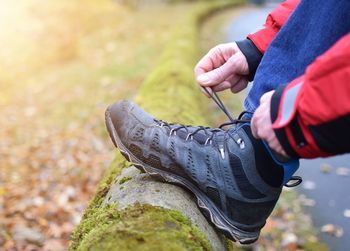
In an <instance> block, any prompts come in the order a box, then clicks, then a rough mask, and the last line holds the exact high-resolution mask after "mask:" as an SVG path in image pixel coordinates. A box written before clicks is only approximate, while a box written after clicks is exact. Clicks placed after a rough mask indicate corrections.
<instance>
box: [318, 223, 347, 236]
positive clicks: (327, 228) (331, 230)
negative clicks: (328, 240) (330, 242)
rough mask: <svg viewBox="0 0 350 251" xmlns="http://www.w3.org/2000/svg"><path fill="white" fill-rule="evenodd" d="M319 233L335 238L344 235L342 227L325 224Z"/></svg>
mask: <svg viewBox="0 0 350 251" xmlns="http://www.w3.org/2000/svg"><path fill="white" fill-rule="evenodd" d="M321 232H322V233H326V234H329V235H332V236H335V237H337V238H340V237H342V236H343V234H344V230H343V228H342V227H340V226H335V225H333V224H326V225H324V226H322V228H321Z"/></svg>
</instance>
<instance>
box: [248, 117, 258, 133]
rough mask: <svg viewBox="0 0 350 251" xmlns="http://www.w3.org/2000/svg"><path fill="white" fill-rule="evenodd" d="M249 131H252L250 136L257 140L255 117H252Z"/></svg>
mask: <svg viewBox="0 0 350 251" xmlns="http://www.w3.org/2000/svg"><path fill="white" fill-rule="evenodd" d="M250 128H251V131H252V134H253V136H254V138H256V139H259V137H258V127H257V124H256V117H255V116H254V115H253V118H252V120H251V126H250Z"/></svg>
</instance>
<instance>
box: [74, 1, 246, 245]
mask: <svg viewBox="0 0 350 251" xmlns="http://www.w3.org/2000/svg"><path fill="white" fill-rule="evenodd" d="M242 2H243V1H241V0H231V1H215V2H208V3H203V4H198V6H196V8H195V9H194V11H193V12H192V13H189V15H188V16H185V17H184V18H185V21H184V22H183V23H182V25H181V26H179V27H177V28H176V29H175V30H174V31H173V38H172V40H171V41H170V42H169V44H168V46H167V48H166V50H165V51H164V52H163V54H162V60H161V62H160V64H159V67H158V68H157V69H155V70H154V72H153V73H151V75H150V76H149V77H148V79H147V80H146V81H145V83H144V84H143V85H142V87H141V90H140V92H139V95H138V96H137V98H136V102H137V103H138V104H140V105H141V106H142V107H143V108H144V109H145V110H146V111H148V112H150V113H151V114H153V115H154V116H156V117H157V118H161V119H164V120H168V121H173V122H179V123H185V124H195V125H205V124H208V122H207V121H206V119H205V111H206V107H207V104H206V102H205V98H203V97H202V95H201V94H200V92H199V91H198V89H197V87H196V86H195V85H194V79H193V66H194V64H195V61H196V58H197V56H198V49H197V48H198V41H197V39H198V26H199V24H200V22H201V21H202V20H203V18H205V17H207V16H208V15H209V14H211V13H213V12H214V11H217V10H219V9H220V8H224V7H228V6H232V5H235V4H238V3H242ZM225 249H227V242H226V240H225V238H224V237H223V236H221V235H220V234H218V233H217V232H216V231H215V230H214V229H213V227H212V226H211V225H210V224H209V223H208V222H207V221H206V219H205V218H204V217H203V216H202V214H201V213H200V211H199V209H198V208H197V206H196V204H195V203H194V200H193V198H192V197H191V195H190V194H188V193H187V192H186V191H184V190H183V189H181V188H178V187H176V186H173V185H170V184H164V183H161V182H158V181H155V180H153V179H151V178H150V177H149V176H148V175H147V174H141V173H140V172H139V171H138V170H137V169H136V168H134V167H132V166H130V164H129V163H128V162H126V161H125V160H124V158H123V157H122V156H121V155H120V154H117V155H116V158H115V160H114V162H113V163H112V164H111V167H110V169H109V171H108V173H107V174H106V176H105V178H104V180H103V181H102V182H101V184H100V185H99V188H98V191H97V193H96V194H95V196H94V198H93V200H92V201H91V203H90V205H89V207H88V208H87V210H86V212H85V214H84V216H83V218H82V221H81V223H80V224H79V226H78V227H77V229H76V230H75V232H74V234H73V236H72V243H71V246H70V250H225Z"/></svg>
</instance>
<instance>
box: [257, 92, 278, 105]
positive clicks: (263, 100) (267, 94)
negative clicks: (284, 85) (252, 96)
mask: <svg viewBox="0 0 350 251" xmlns="http://www.w3.org/2000/svg"><path fill="white" fill-rule="evenodd" d="M274 92H275V91H269V92H266V93H265V94H264V95H262V96H261V98H260V104H261V103H264V102H266V101H267V100H269V99H270V98H271V96H272V95H273V93H274Z"/></svg>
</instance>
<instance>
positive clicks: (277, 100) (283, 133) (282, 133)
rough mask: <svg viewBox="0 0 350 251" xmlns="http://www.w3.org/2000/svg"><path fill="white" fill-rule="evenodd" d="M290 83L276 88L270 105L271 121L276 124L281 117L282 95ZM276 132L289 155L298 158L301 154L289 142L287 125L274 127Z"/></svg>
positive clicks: (294, 119)
mask: <svg viewBox="0 0 350 251" xmlns="http://www.w3.org/2000/svg"><path fill="white" fill-rule="evenodd" d="M287 86H288V85H287V84H283V85H279V86H278V88H277V89H276V90H275V92H274V94H273V95H272V98H271V107H270V115H271V122H272V124H274V123H275V122H276V120H277V118H278V117H279V116H278V114H279V107H280V104H281V100H282V96H283V93H284V91H285V89H286V87H287ZM292 121H294V122H293V124H295V123H296V122H297V121H296V118H293V119H292ZM273 129H274V132H275V134H276V137H277V139H278V141H279V143H280V144H281V146H282V148H283V149H284V151H285V152H286V153H287V154H288V155H289V157H291V158H293V159H296V158H299V155H298V154H297V153H296V151H294V149H293V147H292V145H291V144H290V142H289V139H288V136H287V130H286V127H281V128H273Z"/></svg>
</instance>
